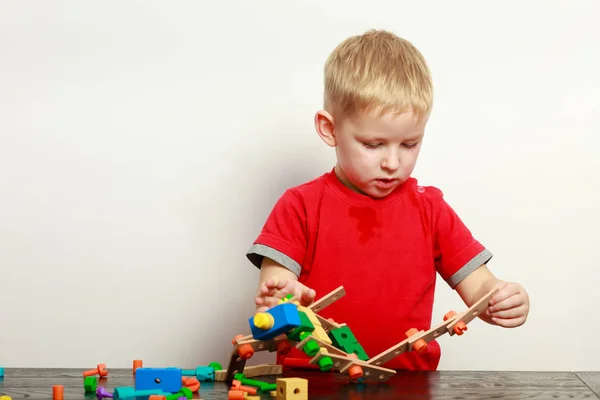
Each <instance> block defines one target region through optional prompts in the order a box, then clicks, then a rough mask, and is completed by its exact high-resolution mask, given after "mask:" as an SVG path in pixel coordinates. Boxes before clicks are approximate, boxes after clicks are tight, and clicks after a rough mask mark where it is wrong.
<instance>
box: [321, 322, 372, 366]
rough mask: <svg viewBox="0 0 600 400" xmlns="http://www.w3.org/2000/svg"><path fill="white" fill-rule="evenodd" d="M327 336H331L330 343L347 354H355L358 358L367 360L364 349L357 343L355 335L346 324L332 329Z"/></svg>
mask: <svg viewBox="0 0 600 400" xmlns="http://www.w3.org/2000/svg"><path fill="white" fill-rule="evenodd" d="M329 337H330V338H331V342H332V344H333V345H334V346H335V347H337V348H338V349H340V350H343V351H345V352H346V353H349V354H351V353H354V354H356V355H357V356H358V358H359V360H363V361H367V360H368V359H369V356H367V353H366V352H365V349H363V347H362V346H361V345H360V343H358V340H356V337H355V336H354V334H353V333H352V331H351V330H350V328H349V327H348V326H342V327H340V328H337V329H332V330H331V331H330V332H329Z"/></svg>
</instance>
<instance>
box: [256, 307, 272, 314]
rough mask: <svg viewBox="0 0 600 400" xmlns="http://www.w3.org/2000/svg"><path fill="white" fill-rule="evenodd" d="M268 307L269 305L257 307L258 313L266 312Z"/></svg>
mask: <svg viewBox="0 0 600 400" xmlns="http://www.w3.org/2000/svg"><path fill="white" fill-rule="evenodd" d="M268 309H269V307H265V306H262V307H258V308H257V309H256V313H257V314H258V313H262V312H266V311H267V310H268Z"/></svg>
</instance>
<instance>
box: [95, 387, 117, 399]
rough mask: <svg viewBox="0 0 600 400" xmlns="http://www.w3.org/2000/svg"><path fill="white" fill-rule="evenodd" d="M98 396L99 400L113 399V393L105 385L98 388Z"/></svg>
mask: <svg viewBox="0 0 600 400" xmlns="http://www.w3.org/2000/svg"><path fill="white" fill-rule="evenodd" d="M96 398H97V399H98V400H102V399H112V398H113V395H112V394H111V393H109V392H108V391H107V390H106V389H105V388H104V387H103V386H99V387H98V388H97V389H96Z"/></svg>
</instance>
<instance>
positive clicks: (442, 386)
mask: <svg viewBox="0 0 600 400" xmlns="http://www.w3.org/2000/svg"><path fill="white" fill-rule="evenodd" d="M84 369H85V368H81V369H30V368H28V369H18V368H6V369H5V376H4V378H3V379H1V380H0V395H8V396H10V397H12V399H13V400H21V399H48V400H51V399H52V385H55V384H59V385H63V386H64V388H65V389H64V394H65V395H64V398H65V400H68V399H90V400H91V399H95V398H96V396H95V395H94V394H87V395H86V394H85V393H84V390H83V378H82V375H81V372H82V371H83V370H84ZM108 371H109V375H108V377H106V378H101V379H100V380H99V384H100V385H102V386H104V387H106V388H107V389H108V390H109V391H111V392H112V389H113V388H114V387H118V386H135V380H134V378H133V376H132V373H131V369H110V368H109V369H108ZM283 376H284V377H293V376H298V377H302V378H306V379H308V380H309V383H308V391H309V396H308V398H309V399H350V400H354V399H374V400H378V399H409V398H410V399H477V400H481V399H490V398H493V399H600V371H597V372H489V371H486V372H478V371H474V372H467V371H464V372H463V371H461V372H454V371H453V372H450V371H448V372H445V371H437V372H398V374H397V375H396V376H394V377H393V378H391V379H390V380H388V381H387V382H385V383H383V384H364V385H359V384H355V383H350V382H349V381H348V379H347V377H345V376H341V375H339V374H335V373H321V372H318V371H304V370H284V373H283ZM276 378H277V377H276V376H271V377H259V378H255V379H260V380H263V381H268V382H275V379H276ZM228 390H229V386H228V385H226V384H225V383H223V382H201V387H200V394H199V395H198V394H195V396H194V398H196V399H199V398H201V399H206V400H210V399H227V393H228ZM259 393H260V392H259ZM261 398H262V399H272V398H271V396H270V394H269V393H262V394H261Z"/></svg>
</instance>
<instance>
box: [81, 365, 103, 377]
mask: <svg viewBox="0 0 600 400" xmlns="http://www.w3.org/2000/svg"><path fill="white" fill-rule="evenodd" d="M93 375H100V376H106V375H108V371H107V370H106V364H98V367H97V368H94V369H88V370H87V371H83V376H84V377H86V376H93Z"/></svg>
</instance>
